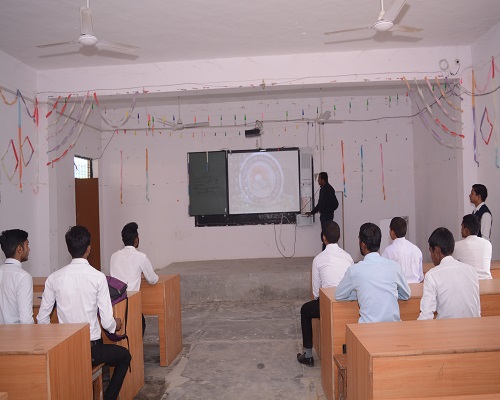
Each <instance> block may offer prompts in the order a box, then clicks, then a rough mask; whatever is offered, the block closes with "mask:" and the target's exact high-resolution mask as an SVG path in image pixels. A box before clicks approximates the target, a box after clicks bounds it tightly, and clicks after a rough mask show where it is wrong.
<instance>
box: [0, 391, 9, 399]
mask: <svg viewBox="0 0 500 400" xmlns="http://www.w3.org/2000/svg"><path fill="white" fill-rule="evenodd" d="M8 398H9V396H8V394H7V393H5V392H0V400H8Z"/></svg>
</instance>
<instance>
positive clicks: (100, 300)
mask: <svg viewBox="0 0 500 400" xmlns="http://www.w3.org/2000/svg"><path fill="white" fill-rule="evenodd" d="M65 238H66V245H67V246H68V251H69V253H70V254H71V257H72V258H73V259H72V260H71V263H70V264H69V265H67V266H65V267H63V268H61V269H59V270H57V271H55V272H53V273H52V274H51V275H49V277H48V278H47V280H46V282H45V290H44V291H43V295H42V303H41V305H40V311H39V313H38V316H37V321H38V323H39V324H50V313H51V312H52V308H53V307H54V304H55V303H57V318H58V319H59V322H60V323H62V324H72V323H73V324H74V323H85V322H87V323H89V324H90V352H91V355H92V365H98V364H101V363H104V364H106V365H109V366H111V367H114V371H113V375H112V377H111V380H110V382H109V386H108V388H107V389H106V392H105V393H104V399H105V400H108V399H110V400H115V399H116V398H117V397H118V394H119V393H120V389H121V387H122V384H123V380H124V379H125V376H126V374H127V369H128V367H129V365H130V360H131V355H130V352H129V351H128V350H127V349H126V348H125V347H122V346H118V345H115V344H104V343H103V341H102V338H101V326H100V325H99V321H98V319H97V311H99V316H100V321H101V325H102V328H103V329H106V330H107V331H108V332H110V333H114V332H115V331H118V330H120V329H121V325H122V323H121V320H120V319H119V318H114V317H113V308H112V305H111V298H110V296H109V288H108V282H107V280H106V276H105V275H104V274H103V273H102V272H100V271H98V270H96V269H95V268H93V267H92V266H91V265H90V264H89V262H88V261H87V258H88V256H89V254H90V233H89V231H88V230H87V228H85V227H83V226H73V227H71V228H70V229H69V230H68V232H66V236H65Z"/></svg>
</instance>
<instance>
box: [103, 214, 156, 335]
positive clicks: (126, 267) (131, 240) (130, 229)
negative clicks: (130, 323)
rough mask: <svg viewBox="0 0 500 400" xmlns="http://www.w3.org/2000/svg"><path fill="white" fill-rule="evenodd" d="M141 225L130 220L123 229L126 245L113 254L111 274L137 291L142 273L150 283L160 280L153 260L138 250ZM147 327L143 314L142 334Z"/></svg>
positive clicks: (133, 290) (130, 289)
mask: <svg viewBox="0 0 500 400" xmlns="http://www.w3.org/2000/svg"><path fill="white" fill-rule="evenodd" d="M138 229H139V226H138V225H137V224H136V223H135V222H129V223H128V224H127V225H125V226H124V227H123V229H122V241H123V244H124V245H125V247H124V248H123V249H121V250H118V251H117V252H115V253H113V254H112V255H111V263H110V275H111V276H112V277H114V278H117V279H119V280H121V281H123V282H125V283H126V284H127V291H131V292H136V291H138V290H140V288H141V274H144V278H146V280H147V281H148V283H149V284H150V285H154V284H155V283H156V282H158V275H156V273H155V271H154V269H153V266H152V265H151V262H150V261H149V259H148V257H147V256H146V254H144V253H141V252H140V251H138V250H137V248H138V247H139V232H138ZM145 329H146V320H145V319H144V315H143V316H142V336H144V331H145Z"/></svg>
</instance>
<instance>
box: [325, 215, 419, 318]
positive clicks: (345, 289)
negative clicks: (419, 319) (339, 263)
mask: <svg viewBox="0 0 500 400" xmlns="http://www.w3.org/2000/svg"><path fill="white" fill-rule="evenodd" d="M381 239H382V233H381V232H380V228H379V227H378V226H377V225H375V224H373V223H371V222H368V223H366V224H363V225H361V228H359V250H360V251H361V254H362V255H363V256H364V257H365V258H364V260H363V261H360V262H358V263H356V264H354V265H352V266H351V267H349V268H348V269H347V271H346V273H345V275H344V278H342V280H341V281H340V283H339V284H338V286H337V289H335V300H356V299H357V300H358V304H359V315H360V317H359V321H358V322H360V323H362V322H389V321H400V319H401V318H400V316H399V304H398V299H401V300H408V299H409V298H410V295H411V290H410V287H409V286H408V282H407V281H406V278H405V276H404V274H403V270H402V269H401V266H400V265H399V264H398V263H397V262H395V261H392V260H389V259H387V258H385V257H381V256H380V255H379V254H378V253H377V251H378V249H379V248H380V241H381Z"/></svg>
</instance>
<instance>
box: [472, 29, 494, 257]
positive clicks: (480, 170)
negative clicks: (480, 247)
mask: <svg viewBox="0 0 500 400" xmlns="http://www.w3.org/2000/svg"><path fill="white" fill-rule="evenodd" d="M499 38H500V23H499V24H497V25H496V26H495V27H494V28H493V29H491V30H490V31H489V32H488V33H487V34H486V35H484V36H483V37H482V38H481V39H480V40H479V41H478V42H477V43H475V44H474V45H473V46H472V47H471V50H472V62H473V68H474V72H475V77H476V81H477V86H478V88H479V90H477V89H476V94H477V95H478V96H476V132H477V158H478V162H479V166H477V167H476V163H475V162H474V160H473V158H472V157H470V158H469V159H468V160H467V162H468V165H472V167H471V169H473V170H475V171H477V175H476V176H474V175H472V176H468V177H467V179H466V180H464V195H468V193H469V192H470V188H471V186H472V184H474V183H482V184H484V185H485V186H486V187H487V188H488V199H487V200H486V202H487V204H488V207H489V208H490V210H491V212H492V215H493V228H492V244H493V259H496V260H498V259H499V258H500V247H499V246H495V243H498V240H499V239H500V222H499V217H500V206H499V204H500V201H499V200H500V185H499V182H500V169H499V166H498V165H497V163H500V159H499V158H498V157H500V153H498V151H499V149H498V143H499V142H500V128H499V126H498V125H499V118H500V91H499V90H497V91H496V92H494V93H491V94H487V95H483V96H481V94H485V93H487V92H491V91H493V90H495V89H497V88H498V86H499V85H500V76H499V71H498V70H496V71H495V79H491V64H492V63H491V57H492V56H494V57H496V60H495V65H496V66H497V67H500V59H499V58H498V55H499V54H500V41H499ZM498 69H500V68H498ZM470 74H471V72H470V71H469V75H470ZM488 77H489V78H488ZM488 81H489V82H488ZM468 87H469V88H470V87H471V86H468ZM485 108H487V109H488V114H489V118H490V121H492V123H494V122H493V121H494V120H495V116H496V123H494V125H495V128H494V130H493V134H492V137H491V140H490V142H489V144H488V145H486V143H485V142H484V141H483V139H482V138H481V132H480V123H481V117H482V116H483V113H484V110H485ZM469 112H470V111H469ZM489 132H490V126H489V124H487V121H486V117H485V120H484V123H483V134H484V136H485V139H487V138H488V134H489ZM471 136H472V135H471ZM467 203H468V199H467ZM467 203H466V204H467ZM471 211H472V206H467V207H466V212H467V213H469V212H471Z"/></svg>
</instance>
